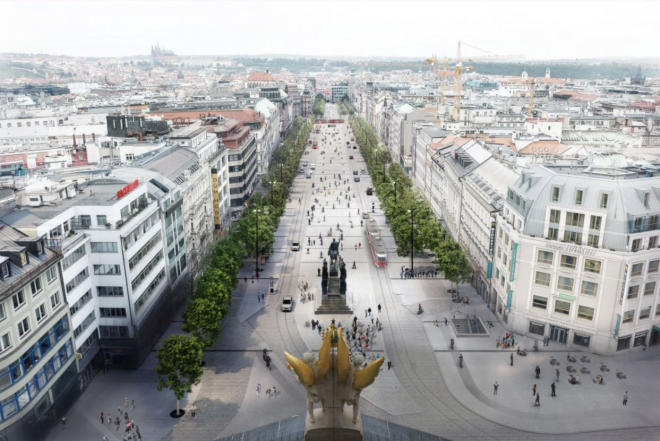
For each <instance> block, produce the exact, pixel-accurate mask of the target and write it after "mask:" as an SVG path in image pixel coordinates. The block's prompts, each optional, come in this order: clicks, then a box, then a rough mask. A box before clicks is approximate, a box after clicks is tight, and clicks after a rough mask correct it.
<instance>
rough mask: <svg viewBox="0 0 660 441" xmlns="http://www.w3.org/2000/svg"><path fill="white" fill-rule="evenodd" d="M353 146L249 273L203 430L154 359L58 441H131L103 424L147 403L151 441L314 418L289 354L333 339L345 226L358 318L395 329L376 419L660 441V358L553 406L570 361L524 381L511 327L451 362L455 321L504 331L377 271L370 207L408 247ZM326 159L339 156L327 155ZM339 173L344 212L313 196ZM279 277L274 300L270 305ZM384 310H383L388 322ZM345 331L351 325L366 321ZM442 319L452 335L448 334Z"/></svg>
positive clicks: (228, 325)
mask: <svg viewBox="0 0 660 441" xmlns="http://www.w3.org/2000/svg"><path fill="white" fill-rule="evenodd" d="M328 108H332V106H328ZM342 136H343V135H342ZM346 139H347V138H346V137H343V138H340V139H336V140H335V142H334V145H331V146H329V147H328V146H327V145H326V146H324V145H323V144H322V145H321V148H320V149H319V150H312V151H311V152H312V153H311V154H310V155H305V156H303V161H308V162H314V163H316V165H317V170H316V171H315V173H314V177H313V179H305V177H304V175H299V177H298V178H297V179H296V180H295V182H294V184H293V186H292V192H291V200H292V202H290V203H289V204H288V205H287V209H286V211H285V215H284V217H283V219H282V221H281V223H280V226H279V229H278V231H277V233H276V241H275V246H274V248H275V253H274V255H272V256H271V257H270V258H269V259H268V261H267V263H266V264H265V266H264V268H263V271H262V272H261V273H260V279H259V280H253V279H252V278H251V277H252V275H253V274H254V268H255V264H254V262H253V261H251V262H250V261H248V262H246V264H245V267H244V268H242V270H241V273H240V277H248V280H247V282H245V281H244V280H243V279H241V282H240V284H239V286H238V287H237V289H236V290H235V292H234V295H233V305H232V308H231V311H230V314H229V316H228V317H227V318H226V319H225V321H224V323H223V332H222V335H221V336H220V338H219V339H218V341H217V342H216V344H215V345H214V346H213V347H212V348H210V349H209V350H208V351H207V352H206V353H205V355H204V360H205V362H206V366H205V367H204V376H203V379H202V383H201V384H200V385H199V386H198V387H196V388H195V389H194V391H193V393H192V394H190V395H189V396H188V397H186V399H184V400H182V403H181V405H182V407H183V408H185V409H188V410H189V409H190V407H191V405H192V403H193V402H194V403H195V407H196V409H197V411H196V417H195V418H194V419H193V418H192V416H191V413H190V412H188V413H186V415H185V416H184V417H182V418H181V419H172V418H170V417H169V412H170V411H171V410H172V409H174V407H175V404H176V403H175V400H174V397H173V395H172V393H171V392H169V391H167V390H165V391H162V392H158V391H157V390H156V376H155V374H154V373H153V367H154V365H155V356H154V354H153V353H152V355H151V356H150V357H149V358H148V359H147V361H146V362H145V363H144V364H143V366H142V367H141V368H140V369H139V370H137V371H133V372H114V371H111V372H110V373H108V374H106V375H103V374H99V375H98V376H97V377H96V379H95V380H94V381H93V382H92V383H91V385H90V386H89V387H88V389H87V390H86V391H85V393H84V394H83V396H82V397H81V398H80V399H79V400H78V401H77V402H76V403H75V405H74V407H73V408H72V410H71V411H70V412H69V413H68V414H67V418H68V421H67V429H66V430H64V429H62V428H61V427H56V428H55V429H53V430H52V432H51V434H50V435H49V437H48V439H49V440H52V441H93V440H98V441H101V440H102V437H103V436H104V435H106V436H107V437H108V439H109V440H121V439H122V436H123V434H120V433H121V430H120V431H116V430H115V426H114V425H110V426H109V425H108V424H104V425H102V424H100V421H99V415H100V412H102V411H103V412H106V413H109V414H110V415H112V416H113V417H115V416H116V415H118V413H117V406H121V405H123V401H124V398H125V397H129V398H130V399H135V401H136V405H137V407H136V409H135V411H129V415H130V417H131V418H133V419H135V422H136V423H137V424H138V425H139V426H140V431H141V434H142V436H143V439H144V440H145V441H151V440H154V441H156V440H168V441H169V440H171V441H175V440H176V441H179V440H181V441H183V440H186V441H187V440H209V441H210V440H213V439H216V438H219V437H221V436H227V435H231V434H233V433H239V432H242V431H245V430H249V429H253V428H256V427H260V426H263V425H266V424H269V423H272V422H275V421H278V420H281V419H286V418H287V417H289V416H292V415H298V414H302V413H304V412H305V394H304V390H303V388H302V386H301V385H300V384H298V383H297V382H296V381H295V380H294V379H293V378H292V376H291V374H290V373H289V372H288V371H287V369H286V363H285V361H284V357H283V352H284V351H288V352H290V353H292V354H294V355H296V356H300V355H302V353H303V352H305V351H307V350H309V349H311V350H316V349H317V348H318V345H319V343H320V337H319V336H318V333H317V332H316V331H312V330H311V327H310V326H309V321H310V320H311V319H312V318H317V319H319V320H320V321H321V324H322V325H323V326H326V325H327V324H329V320H330V318H331V317H328V316H316V317H315V316H314V314H313V311H314V309H315V306H316V303H318V302H320V278H319V277H318V276H317V268H319V267H320V266H321V263H322V259H321V258H320V257H319V253H320V252H323V254H324V255H325V253H326V252H327V249H328V245H329V242H328V241H331V239H332V238H331V237H328V236H326V234H327V232H328V230H329V229H331V228H332V227H333V226H334V227H335V228H334V230H333V237H335V238H336V237H337V234H338V233H340V232H338V231H337V230H336V224H337V223H338V222H339V223H340V227H341V229H342V232H341V233H340V234H343V235H344V249H343V251H342V252H341V255H342V257H343V258H344V260H345V261H347V263H348V268H349V269H348V279H347V281H348V289H349V295H348V298H349V305H350V306H351V307H352V308H353V309H354V310H355V314H356V315H357V317H358V318H359V319H360V321H363V322H370V320H371V318H369V317H367V318H365V317H364V310H365V309H367V308H369V307H371V308H372V315H374V316H375V317H378V318H379V320H380V321H382V322H383V325H384V329H383V331H382V332H381V333H380V335H378V337H377V339H376V343H375V345H374V347H373V348H372V353H374V354H381V355H385V356H386V357H387V358H388V360H391V361H392V362H393V368H392V370H390V371H388V370H387V369H386V368H383V370H382V371H381V373H380V375H379V377H378V379H377V380H376V382H375V383H374V384H373V385H372V386H371V387H370V388H369V389H367V390H365V392H364V393H363V395H362V397H363V399H362V405H361V411H362V412H363V413H365V414H368V415H371V416H374V417H377V418H382V419H385V420H389V421H391V422H394V423H397V424H401V425H404V426H408V427H411V428H415V429H417V430H422V431H426V432H429V433H433V434H437V435H441V436H443V437H446V438H449V439H455V440H543V441H546V440H556V439H562V440H571V441H572V440H576V441H577V440H591V439H593V440H614V439H617V440H619V439H621V438H625V439H628V440H651V439H660V436H659V435H658V426H660V422H659V421H658V419H659V415H660V412H659V410H660V398H659V397H660V390H658V388H660V382H658V381H657V380H656V379H655V376H656V375H657V372H658V371H659V368H660V366H659V365H658V363H660V356H659V352H658V348H657V347H656V348H650V349H649V350H647V351H646V352H645V353H643V354H642V353H639V354H635V355H627V356H624V357H607V358H606V357H598V356H594V355H592V354H588V357H589V359H590V362H589V363H584V364H585V365H587V366H588V367H589V368H590V369H591V372H592V374H593V372H595V371H596V370H597V368H598V366H600V363H601V362H603V363H606V364H607V365H608V367H610V371H611V372H610V373H609V374H608V375H606V384H605V385H604V386H596V385H595V384H593V383H592V382H591V381H587V378H588V377H589V375H582V374H581V377H582V378H583V379H584V381H583V384H581V385H577V386H571V385H569V384H568V383H567V381H566V378H567V377H566V375H567V374H566V371H565V370H562V371H561V376H560V382H559V383H557V384H558V386H557V395H558V397H557V398H551V397H550V394H549V387H550V382H551V381H552V380H551V373H552V372H553V371H554V368H553V367H552V366H551V365H550V363H549V357H550V356H551V355H554V356H555V357H556V358H557V359H558V360H560V361H563V360H564V359H565V355H566V350H565V348H564V347H562V346H560V345H556V344H552V345H551V346H550V347H548V348H543V347H542V348H540V349H541V350H540V351H539V352H538V353H530V355H528V356H527V357H526V358H523V357H517V356H516V358H515V360H514V361H515V363H514V364H515V365H514V367H513V368H511V367H510V366H509V364H508V363H507V362H508V360H509V359H508V357H509V354H508V353H502V352H503V351H502V350H501V349H496V348H495V344H494V341H495V338H497V336H500V335H502V334H503V332H502V328H501V327H500V326H499V325H498V324H497V325H496V326H495V328H491V329H489V335H488V336H487V337H472V338H460V339H458V338H457V339H456V340H457V341H456V345H457V347H456V350H454V351H451V350H450V349H449V339H450V338H452V336H453V335H454V334H453V333H452V330H451V329H450V328H448V327H444V318H445V317H447V318H451V315H452V314H455V315H457V318H463V317H464V316H465V314H470V316H473V315H475V314H476V315H477V316H478V317H480V318H481V319H482V320H483V321H485V320H486V319H492V320H495V318H494V316H492V315H491V312H490V311H489V310H488V309H487V308H486V306H485V305H484V304H483V302H480V300H479V298H478V296H477V295H476V294H475V293H474V291H473V290H472V289H471V288H470V287H469V286H461V287H460V290H461V292H462V293H466V294H467V295H468V296H469V297H470V299H471V305H470V306H466V307H461V308H458V310H460V312H458V311H457V308H456V306H455V305H456V304H454V303H452V301H451V298H450V294H448V293H447V289H448V288H449V284H448V283H447V282H446V281H444V280H441V279H413V280H401V278H400V274H399V273H400V268H401V266H402V265H405V266H409V263H410V260H409V259H407V258H405V257H398V256H396V254H395V253H390V254H389V255H388V259H389V266H388V267H387V268H385V269H377V268H376V267H375V266H374V265H373V264H372V263H371V261H370V259H371V256H370V254H369V250H368V248H367V243H366V238H365V237H364V236H363V229H362V228H360V227H358V225H359V223H358V222H359V217H358V214H357V208H358V207H359V208H360V209H363V208H370V207H371V203H372V202H375V205H376V210H375V213H373V214H372V216H373V217H374V218H375V219H376V220H377V221H378V223H379V225H380V226H381V228H382V230H383V231H382V234H383V236H384V239H385V242H386V246H387V248H388V249H389V250H394V249H395V247H394V242H393V240H392V237H391V234H390V233H389V230H388V229H387V227H386V224H385V219H384V217H383V215H382V212H381V211H380V209H379V208H378V205H379V204H378V201H377V199H376V197H375V196H369V197H368V196H366V194H365V190H366V187H368V186H370V185H371V180H370V178H369V177H368V176H366V175H360V177H361V182H359V183H355V182H354V181H353V180H352V177H353V175H352V173H351V171H352V170H359V169H362V168H366V167H365V165H364V162H363V161H362V160H361V156H360V155H359V153H358V152H357V150H352V149H351V150H350V152H349V149H347V148H346V147H345V144H346ZM335 148H337V150H338V151H337V153H335V152H334V149H335ZM321 151H325V152H326V153H325V154H324V155H321V154H320V152H321ZM348 155H354V157H355V159H354V160H348V159H347V156H348ZM330 159H332V164H330ZM336 173H341V174H342V180H343V179H349V183H350V186H351V190H350V191H349V192H348V194H349V195H350V196H352V195H353V193H355V195H356V197H355V199H353V198H352V197H351V199H350V201H349V200H347V199H343V198H344V197H345V191H347V189H348V185H349V184H346V185H343V184H342V185H340V189H338V191H341V192H342V194H341V195H339V194H337V192H334V193H330V194H329V193H327V191H328V189H326V193H324V194H321V193H318V192H314V193H313V190H312V188H311V183H312V182H314V184H315V187H314V190H318V188H319V187H318V185H319V184H320V180H319V177H320V176H324V177H328V180H327V181H326V183H325V184H328V183H330V182H333V181H334V180H333V179H332V175H333V174H336ZM321 185H323V184H321ZM321 188H322V187H321ZM330 191H335V190H334V189H332V190H330ZM338 197H339V201H337V198H338ZM299 198H300V199H301V203H300V204H299V203H298V199H299ZM315 198H318V199H319V203H317V208H318V209H317V210H316V211H315V216H314V221H313V222H309V223H308V221H307V216H306V212H307V210H308V209H309V207H310V206H311V205H312V204H313V203H315V202H314V199H315ZM326 202H327V205H326ZM333 202H334V203H335V208H334V209H333V208H332V203H333ZM349 202H350V203H351V207H350V208H349V207H348V203H349ZM321 207H323V208H324V210H323V212H321V211H320V208H321ZM323 216H325V221H324V220H323ZM351 220H353V222H354V227H353V228H351V227H350V221H351ZM319 233H321V235H322V237H323V240H324V245H323V246H321V245H320V240H319ZM307 238H310V240H316V245H315V246H314V245H311V246H307ZM293 240H299V241H300V242H301V244H302V249H301V250H300V251H299V252H291V251H290V244H291V242H292V241H293ZM359 242H362V247H359V248H358V249H357V250H356V249H355V247H354V245H356V244H358V243H359ZM307 248H309V249H310V251H309V254H307ZM353 261H355V263H356V266H357V269H355V270H353V269H350V268H351V266H352V265H351V264H352V262H353ZM415 266H416V267H419V266H429V267H430V266H432V263H431V260H430V259H428V258H426V259H424V258H419V259H418V258H415ZM271 277H273V281H274V292H273V293H270V292H269V285H270V278H271ZM300 282H307V283H308V284H309V286H310V290H309V291H311V292H314V293H315V294H316V301H309V302H305V303H303V302H300V301H299V292H300V291H299V290H298V288H297V287H298V284H299V283H300ZM257 293H267V294H266V301H265V302H258V301H257ZM285 294H290V295H293V297H294V299H295V300H296V303H295V307H294V310H293V312H291V313H282V312H281V311H280V302H281V299H282V296H283V295H285ZM418 303H421V304H422V305H423V307H424V310H425V312H424V314H421V315H418V314H417V313H416V312H417V304H418ZM378 304H380V305H381V307H382V310H381V312H380V313H378V311H377V305H378ZM335 319H337V320H338V321H341V322H348V321H350V320H351V319H352V316H344V317H335ZM435 319H438V320H439V321H440V323H441V326H438V327H436V326H435V325H434V321H435ZM180 325H181V323H180V321H175V322H174V323H173V324H172V326H171V327H170V329H168V331H167V333H166V335H170V334H173V333H178V332H181V331H180ZM519 343H520V345H521V346H522V347H527V348H528V349H530V348H531V345H532V344H533V343H532V340H531V339H525V338H524V337H523V336H520V341H519ZM264 348H267V349H268V350H269V351H271V352H270V355H271V357H272V359H273V366H272V370H270V371H269V370H268V369H267V368H266V367H265V365H264V363H263V362H262V360H261V351H262V350H263V349H264ZM457 351H461V353H463V354H464V357H465V367H464V368H463V369H460V368H458V366H457V364H456V357H457V355H458V352H457ZM536 364H539V365H540V366H541V368H542V379H541V380H538V383H539V387H540V390H541V392H542V395H541V396H542V398H541V404H542V405H541V406H540V407H537V408H534V407H533V406H531V400H530V396H525V394H528V395H529V394H530V389H531V386H532V384H534V383H535V382H537V380H536V379H535V378H534V376H533V373H532V372H533V367H534V366H535V365H536ZM565 365H566V363H562V364H561V365H560V367H561V368H562V369H565ZM617 369H619V370H621V371H623V372H624V373H626V374H627V377H628V378H627V379H626V380H618V379H617V378H616V377H615V376H614V373H615V372H616V370H617ZM495 381H498V383H499V384H500V388H499V391H498V395H497V397H493V395H492V393H493V389H492V384H493V383H494V382H495ZM258 384H260V385H261V392H260V394H257V385H258ZM273 387H275V388H276V389H277V390H278V393H277V394H276V395H274V396H272V397H270V398H268V397H267V396H266V390H267V389H269V388H271V389H272V388H273ZM625 390H628V391H629V395H630V401H629V404H628V406H627V407H623V406H621V398H622V394H623V391H625Z"/></svg>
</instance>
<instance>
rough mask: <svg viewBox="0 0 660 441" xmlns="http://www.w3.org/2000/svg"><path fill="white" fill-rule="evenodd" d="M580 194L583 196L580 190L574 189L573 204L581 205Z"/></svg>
mask: <svg viewBox="0 0 660 441" xmlns="http://www.w3.org/2000/svg"><path fill="white" fill-rule="evenodd" d="M582 196H584V192H583V191H582V190H575V205H582Z"/></svg>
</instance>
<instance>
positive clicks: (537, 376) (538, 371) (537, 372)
mask: <svg viewBox="0 0 660 441" xmlns="http://www.w3.org/2000/svg"><path fill="white" fill-rule="evenodd" d="M540 376H541V368H540V367H539V366H538V365H536V379H537V380H538V379H539V378H540Z"/></svg>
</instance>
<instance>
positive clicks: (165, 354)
mask: <svg viewBox="0 0 660 441" xmlns="http://www.w3.org/2000/svg"><path fill="white" fill-rule="evenodd" d="M156 359H157V360H158V364H156V368H155V369H154V370H155V372H156V373H157V374H158V390H159V391H160V390H163V389H164V388H167V389H169V390H171V391H172V392H173V393H174V396H175V398H176V411H177V415H178V414H179V413H180V406H179V403H180V401H181V399H182V398H183V397H184V396H185V394H186V393H190V392H191V391H192V387H193V386H194V385H197V384H199V382H200V381H201V380H202V373H203V372H202V369H201V367H200V366H199V365H200V362H201V361H202V345H201V344H200V342H199V341H198V340H196V339H195V338H194V337H190V336H188V335H172V336H170V337H167V338H166V339H165V340H163V342H162V344H161V346H160V347H159V348H158V350H157V351H156Z"/></svg>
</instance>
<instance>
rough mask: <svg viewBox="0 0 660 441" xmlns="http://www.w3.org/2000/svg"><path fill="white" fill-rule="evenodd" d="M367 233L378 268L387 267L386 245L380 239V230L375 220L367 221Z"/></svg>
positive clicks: (372, 255)
mask: <svg viewBox="0 0 660 441" xmlns="http://www.w3.org/2000/svg"><path fill="white" fill-rule="evenodd" d="M365 232H366V233H367V240H368V241H369V249H370V250H371V258H372V259H373V261H374V265H376V266H387V249H386V248H385V243H384V242H383V239H382V238H381V237H380V228H379V227H378V223H377V222H376V221H375V220H374V219H367V222H366V227H365Z"/></svg>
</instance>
